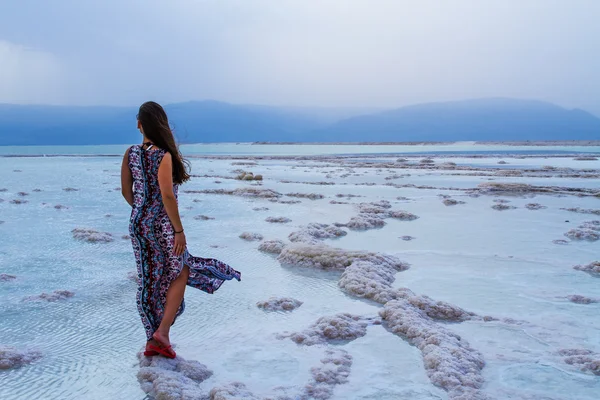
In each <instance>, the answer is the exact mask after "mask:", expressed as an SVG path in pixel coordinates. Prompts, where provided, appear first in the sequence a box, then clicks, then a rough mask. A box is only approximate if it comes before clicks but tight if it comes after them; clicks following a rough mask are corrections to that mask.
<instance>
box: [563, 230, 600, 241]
mask: <svg viewBox="0 0 600 400" xmlns="http://www.w3.org/2000/svg"><path fill="white" fill-rule="evenodd" d="M565 236H566V237H568V238H569V239H571V240H587V241H590V242H595V241H596V240H598V239H600V233H598V232H597V231H595V230H593V229H588V228H574V229H571V230H570V231H568V232H567V233H565Z"/></svg>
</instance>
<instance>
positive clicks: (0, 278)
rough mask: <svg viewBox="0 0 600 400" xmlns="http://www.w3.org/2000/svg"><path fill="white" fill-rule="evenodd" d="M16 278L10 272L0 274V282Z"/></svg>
mask: <svg viewBox="0 0 600 400" xmlns="http://www.w3.org/2000/svg"><path fill="white" fill-rule="evenodd" d="M15 279H17V277H16V276H15V275H10V274H0V282H7V281H12V280H15Z"/></svg>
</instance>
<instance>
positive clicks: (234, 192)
mask: <svg viewBox="0 0 600 400" xmlns="http://www.w3.org/2000/svg"><path fill="white" fill-rule="evenodd" d="M184 193H204V194H224V195H229V196H241V197H250V198H265V199H271V198H276V197H281V193H278V192H276V191H274V190H271V189H257V188H253V187H246V188H237V189H203V190H184Z"/></svg>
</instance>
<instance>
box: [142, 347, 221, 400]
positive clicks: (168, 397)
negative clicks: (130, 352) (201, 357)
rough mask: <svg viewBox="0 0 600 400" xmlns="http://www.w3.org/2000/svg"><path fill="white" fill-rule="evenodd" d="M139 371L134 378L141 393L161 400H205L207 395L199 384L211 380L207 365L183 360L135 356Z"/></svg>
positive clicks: (210, 372) (180, 358) (178, 358)
mask: <svg viewBox="0 0 600 400" xmlns="http://www.w3.org/2000/svg"><path fill="white" fill-rule="evenodd" d="M138 359H139V361H140V370H139V371H138V374H137V378H138V381H139V382H140V386H141V388H142V390H143V391H144V392H145V393H147V394H148V395H150V396H152V397H153V398H155V399H157V400H158V399H161V400H163V399H164V400H175V399H186V400H188V399H189V400H205V399H208V396H207V395H206V392H204V391H203V390H202V388H201V387H200V386H199V384H200V383H202V382H203V381H205V380H206V379H208V378H209V377H210V376H212V374H213V373H212V371H210V370H209V369H208V368H207V367H206V365H204V364H201V363H199V362H198V361H187V360H185V359H184V358H182V357H180V356H177V358H174V359H169V358H165V357H160V356H155V357H145V356H144V355H143V354H142V352H140V353H138Z"/></svg>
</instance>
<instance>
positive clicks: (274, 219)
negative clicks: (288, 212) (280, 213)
mask: <svg viewBox="0 0 600 400" xmlns="http://www.w3.org/2000/svg"><path fill="white" fill-rule="evenodd" d="M265 221H267V222H271V223H280V224H284V223H287V222H291V221H292V220H291V219H289V218H287V217H268V218H266V219H265Z"/></svg>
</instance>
